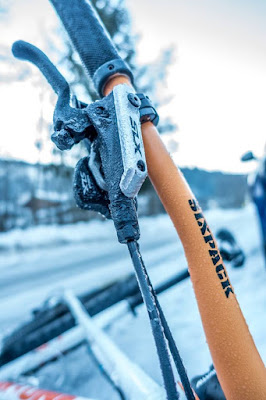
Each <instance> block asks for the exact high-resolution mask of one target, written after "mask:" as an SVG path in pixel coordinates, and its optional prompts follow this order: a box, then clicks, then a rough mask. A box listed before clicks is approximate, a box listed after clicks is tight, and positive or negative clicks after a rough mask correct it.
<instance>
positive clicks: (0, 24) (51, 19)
mask: <svg viewBox="0 0 266 400" xmlns="http://www.w3.org/2000/svg"><path fill="white" fill-rule="evenodd" d="M10 4H11V9H10V13H9V16H7V17H5V18H4V19H2V21H0V38H1V39H0V50H1V48H3V47H4V48H10V46H11V44H12V42H13V41H14V40H16V39H24V40H28V41H31V42H32V43H34V44H36V45H37V46H40V47H41V48H42V49H44V50H45V51H47V52H48V54H49V56H50V57H52V56H55V55H54V54H52V52H51V49H47V48H46V41H47V35H50V37H51V35H54V31H55V27H56V26H57V18H56V16H55V13H54V11H53V9H52V7H51V5H50V4H49V1H48V0H35V1H34V0H23V1H19V0H11V1H10ZM127 4H128V7H129V10H130V14H131V17H132V27H133V32H134V33H136V34H138V35H139V36H140V39H139V41H138V45H137V50H138V62H139V63H141V64H145V63H148V62H151V61H153V60H155V59H156V58H157V57H158V54H159V53H160V51H161V50H162V49H165V48H169V47H171V48H174V61H173V62H172V64H171V65H169V67H168V75H167V80H166V85H165V87H164V90H163V91H164V93H166V94H167V95H169V97H170V98H171V100H170V101H169V103H168V104H166V105H164V106H163V107H162V108H161V109H160V110H159V113H160V114H161V115H162V116H170V117H171V118H172V120H173V121H174V122H175V123H176V124H177V125H178V130H177V132H174V133H173V134H172V135H171V137H168V136H166V137H165V138H164V140H165V142H166V144H167V142H168V141H173V140H174V141H176V142H177V143H178V148H177V151H176V152H175V153H173V158H174V160H175V161H176V163H177V164H179V165H180V166H197V167H199V168H205V169H208V170H224V171H229V172H246V171H248V170H250V169H252V168H254V164H252V163H251V164H243V163H241V162H240V156H241V155H242V154H243V153H244V152H245V151H246V150H253V151H254V153H256V154H257V155H261V154H262V152H263V147H264V142H265V141H266V112H265V111H266V24H265V20H266V2H265V1H264V0H252V1H251V0H201V1H200V2H199V1H198V0H153V1H151V0H127ZM53 38H54V40H56V37H55V36H53ZM49 51H50V53H49ZM0 54H1V52H0ZM0 61H1V64H2V65H1V64H0V73H1V69H2V68H4V60H0ZM16 63H21V61H15V63H14V66H13V68H16V65H18V64H16ZM31 71H34V74H33V75H31V76H30V77H28V78H27V80H24V81H21V82H16V83H14V84H10V83H9V84H7V83H5V82H3V81H0V85H1V97H0V106H1V121H2V132H3V134H2V138H1V143H0V155H9V156H12V157H15V158H19V159H26V160H28V161H31V162H36V161H37V160H38V152H37V150H36V148H35V146H34V141H35V139H36V126H37V124H38V119H39V116H40V109H42V112H43V113H44V114H45V118H46V119H48V120H49V119H52V111H53V108H52V105H53V104H54V102H55V97H51V96H50V95H47V93H49V91H48V92H47V91H44V90H43V80H41V78H39V75H38V72H37V71H35V70H34V69H31ZM40 83H41V84H40ZM44 93H45V95H44ZM42 96H43V98H42V101H41V103H40V98H41V97H42ZM51 99H52V101H51ZM50 149H51V145H50V144H47V146H46V149H45V151H44V152H43V154H42V157H43V159H42V160H41V161H46V160H47V159H48V155H49V152H50Z"/></svg>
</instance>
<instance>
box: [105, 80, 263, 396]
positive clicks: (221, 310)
mask: <svg viewBox="0 0 266 400" xmlns="http://www.w3.org/2000/svg"><path fill="white" fill-rule="evenodd" d="M121 80H122V81H121ZM119 83H125V77H119V76H118V77H114V78H113V79H112V80H110V81H109V82H108V83H107V85H106V87H105V94H108V93H109V92H110V91H111V90H112V88H113V87H114V86H115V85H117V84H119ZM127 83H128V82H127ZM142 135H143V141H144V147H145V154H146V160H147V165H148V173H149V177H150V179H151V181H152V183H153V186H154V187H155V189H156V191H157V193H158V195H159V197H160V199H161V201H162V203H163V205H164V207H165V209H166V211H167V212H168V214H169V216H170V218H171V219H172V222H173V224H174V226H175V228H176V231H177V233H178V235H179V237H180V240H181V242H182V245H183V247H184V250H185V254H186V258H187V261H188V266H189V272H190V276H191V280H192V283H193V287H194V291H195V295H196V298H197V302H198V307H199V311H200V314H201V319H202V323H203V327H204V331H205V334H206V338H207V341H208V346H209V348H210V352H211V355H212V359H213V362H214V365H215V368H216V371H217V375H218V378H219V381H220V383H221V386H222V388H223V391H224V393H225V396H226V399H227V400H251V399H252V400H263V399H266V370H265V367H264V364H263V362H262V359H261V357H260V355H259V353H258V351H257V348H256V346H255V344H254V341H253V339H252V336H251V335H250V333H249V329H248V326H247V324H246V321H245V319H244V317H243V314H242V312H241V309H240V307H239V304H238V302H237V299H236V297H235V294H234V289H233V287H232V285H231V283H230V280H229V278H228V275H227V272H226V269H225V266H224V264H223V260H222V258H221V255H220V253H219V250H218V248H217V244H216V241H215V239H214V237H213V235H212V233H211V231H210V228H209V226H208V225H207V223H206V220H205V218H204V216H203V214H202V211H201V209H200V207H199V205H198V204H197V201H196V200H195V197H194V195H193V193H192V192H191V190H190V188H189V186H188V184H187V182H186V181H185V179H184V177H183V175H182V173H181V172H180V170H179V169H178V168H177V167H176V165H175V164H174V163H173V161H172V159H171V157H170V155H169V154H168V152H167V150H166V148H165V146H164V145H163V143H162V141H161V139H160V137H159V134H158V132H157V129H156V128H155V127H154V126H153V124H152V123H150V122H147V123H145V124H144V125H142Z"/></svg>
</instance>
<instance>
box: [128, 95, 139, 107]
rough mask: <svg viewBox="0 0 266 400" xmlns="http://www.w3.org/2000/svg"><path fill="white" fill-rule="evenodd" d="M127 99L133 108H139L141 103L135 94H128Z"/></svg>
mask: <svg viewBox="0 0 266 400" xmlns="http://www.w3.org/2000/svg"><path fill="white" fill-rule="evenodd" d="M127 98H128V100H129V101H130V103H131V104H132V105H133V106H134V107H136V108H139V107H140V106H141V101H140V99H139V98H138V96H137V95H136V94H134V93H129V94H128V96H127Z"/></svg>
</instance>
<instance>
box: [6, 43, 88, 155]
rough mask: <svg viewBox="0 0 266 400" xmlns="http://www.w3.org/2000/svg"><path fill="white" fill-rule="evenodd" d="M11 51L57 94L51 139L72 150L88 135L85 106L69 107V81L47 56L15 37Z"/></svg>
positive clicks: (61, 146) (64, 148)
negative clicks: (36, 71) (29, 65)
mask: <svg viewBox="0 0 266 400" xmlns="http://www.w3.org/2000/svg"><path fill="white" fill-rule="evenodd" d="M12 52H13V55H14V56H15V57H16V58H19V59H20V60H27V61H30V62H32V63H33V64H35V65H36V67H38V68H39V70H40V71H41V72H42V74H43V75H44V76H45V78H46V79H47V81H48V82H49V84H50V85H51V86H52V88H53V90H54V91H55V93H56V94H57V95H58V100H57V104H56V107H55V112H54V130H55V131H54V133H53V134H52V137H51V139H52V141H53V142H54V143H55V144H56V146H57V147H58V148H59V149H60V150H69V149H71V147H73V145H74V144H76V143H78V142H80V141H81V140H83V139H84V138H85V137H86V135H88V132H86V129H87V128H88V127H90V126H91V123H90V121H89V119H88V116H87V114H86V112H85V111H84V109H80V108H73V107H70V105H69V102H70V88H69V84H68V83H67V81H66V80H65V78H64V77H63V75H61V73H60V72H59V71H58V69H57V68H56V67H55V65H54V64H53V63H52V62H51V61H50V60H49V58H48V57H47V56H46V55H45V54H44V53H43V52H42V51H41V50H40V49H38V48H37V47H35V46H33V45H32V44H30V43H28V42H24V41H23V40H18V41H17V42H15V43H14V44H13V46H12Z"/></svg>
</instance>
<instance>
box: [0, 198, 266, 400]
mask: <svg viewBox="0 0 266 400" xmlns="http://www.w3.org/2000/svg"><path fill="white" fill-rule="evenodd" d="M205 216H206V219H207V221H208V223H209V225H210V227H211V229H212V231H213V232H215V231H216V230H217V229H219V228H221V227H226V228H228V229H229V230H230V231H231V232H232V233H233V234H234V235H235V236H236V238H237V241H238V243H239V245H240V246H241V247H242V248H243V249H244V251H245V254H246V257H247V260H246V264H245V266H244V267H243V268H238V269H233V268H232V267H230V266H228V272H229V276H230V279H231V282H232V284H233V286H234V289H235V292H236V295H237V297H238V301H239V303H240V306H241V308H242V311H243V313H244V316H245V318H246V320H247V322H248V325H249V328H250V331H251V334H252V335H253V338H254V340H255V343H256V345H257V347H258V349H259V352H260V354H261V355H262V358H263V359H264V361H265V360H266V340H265V333H266V331H265V309H266V290H265V286H266V274H265V266H264V260H263V254H262V251H261V249H260V236H259V228H258V224H257V217H256V213H255V210H254V208H253V206H252V205H249V206H247V207H245V208H242V209H235V210H221V209H213V210H209V211H208V212H206V213H205ZM140 226H141V233H142V236H141V241H140V246H141V250H142V253H143V258H144V261H145V263H146V266H147V268H148V270H149V272H150V275H151V279H152V281H153V283H154V286H156V284H157V283H158V282H162V281H163V280H165V279H166V278H168V277H170V276H172V275H174V274H176V273H177V272H178V271H181V270H183V269H184V268H185V267H186V260H185V256H184V253H183V250H182V246H181V244H180V241H179V239H178V238H177V236H176V233H175V230H174V227H173V226H172V223H171V221H170V220H169V219H168V217H167V216H166V215H160V216H157V217H145V218H141V220H140ZM0 243H1V245H0V246H1V248H3V249H4V250H5V251H3V252H2V253H0V265H1V267H2V268H1V281H0V322H1V326H2V332H3V333H4V332H6V331H7V330H8V329H10V328H11V327H12V326H15V325H16V324H18V323H19V322H20V321H21V320H23V319H24V318H25V317H27V316H28V315H29V312H30V310H31V309H32V308H34V307H36V306H37V305H38V304H39V303H40V302H41V301H43V300H44V299H45V298H46V297H47V295H48V294H49V293H51V291H59V290H62V288H70V289H73V290H74V291H75V293H82V292H84V291H85V290H88V289H92V288H95V287H97V286H101V285H102V284H104V283H106V282H108V281H111V280H114V279H116V278H118V277H121V276H122V275H126V274H128V273H129V272H131V271H132V266H131V263H130V260H129V256H128V254H127V249H126V248H125V246H123V245H120V244H118V243H117V239H116V234H115V231H114V228H113V226H112V223H111V222H110V221H106V222H102V221H91V222H89V223H79V224H75V225H69V226H52V227H48V226H45V227H36V228H31V229H29V230H27V231H19V230H17V231H13V232H9V233H7V234H1V235H0ZM160 301H161V305H162V308H163V309H164V311H165V314H166V317H167V319H168V321H169V325H170V327H171V329H172V333H173V336H174V338H175V340H176V343H177V346H178V348H179V350H180V353H181V356H182V358H183V360H184V363H185V366H186V368H187V372H188V375H189V377H190V378H192V377H194V376H195V375H197V374H201V373H204V372H206V371H207V370H208V368H209V365H210V364H211V357H210V354H209V350H208V347H207V344H206V339H205V336H204V332H203V329H202V326H201V321H200V316H199V312H198V309H197V304H196V300H195V296H194V293H193V289H192V285H191V282H190V280H189V279H187V280H186V281H184V282H182V283H180V284H178V285H176V286H175V287H174V288H171V289H169V290H167V291H166V292H165V293H163V294H161V295H160ZM107 333H108V334H109V335H110V337H111V338H112V339H113V340H114V341H115V343H116V344H117V345H118V346H119V347H120V348H121V350H122V351H124V352H125V354H126V355H127V356H128V357H129V358H130V360H132V361H133V362H136V363H137V364H138V365H139V366H140V367H142V368H143V369H144V371H145V372H146V373H148V374H149V375H150V376H151V377H152V378H154V379H155V381H156V382H159V383H162V380H161V375H160V371H159V367H158V362H157V355H156V352H155V348H154V344H153V339H152V335H151V332H150V326H149V322H148V318H147V314H146V310H145V308H144V307H143V306H140V307H139V308H138V314H137V317H134V316H133V315H131V314H129V313H128V314H125V315H124V316H121V318H119V319H117V318H115V320H114V322H113V323H112V324H111V325H109V326H108V329H107ZM36 377H37V378H38V379H37V380H38V381H39V383H40V386H41V387H44V388H47V389H50V390H57V391H60V390H61V391H64V392H69V393H73V394H76V395H80V396H85V397H86V396H87V397H92V398H100V399H103V400H104V399H106V400H107V399H108V400H115V399H118V398H119V396H118V395H117V394H116V393H115V392H114V391H113V389H111V388H110V386H109V384H107V383H106V382H105V380H104V379H103V378H102V377H101V376H100V373H99V372H98V371H97V369H96V367H95V365H94V364H93V362H92V360H91V359H90V357H89V356H88V353H87V349H86V347H85V346H83V347H80V348H78V349H77V350H75V351H73V352H72V353H70V354H68V355H67V356H65V357H63V356H62V357H61V358H60V359H59V360H58V361H57V362H55V363H52V364H49V365H47V366H46V367H44V368H42V369H41V370H40V371H39V372H38V374H37V375H36Z"/></svg>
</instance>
